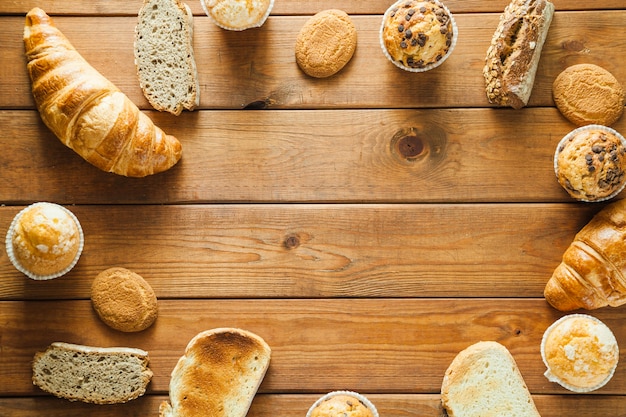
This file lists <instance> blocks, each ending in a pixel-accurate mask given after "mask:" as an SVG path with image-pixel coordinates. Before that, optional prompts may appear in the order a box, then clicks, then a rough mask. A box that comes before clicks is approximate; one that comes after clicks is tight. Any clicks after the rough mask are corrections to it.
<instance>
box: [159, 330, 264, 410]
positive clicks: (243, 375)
mask: <svg viewBox="0 0 626 417" xmlns="http://www.w3.org/2000/svg"><path fill="white" fill-rule="evenodd" d="M270 356H271V349H270V347H269V346H268V345H267V343H265V341H264V340H263V339H261V338H260V337H259V336H257V335H255V334H254V333H251V332H249V331H246V330H241V329H235V328H218V329H213V330H207V331H205V332H202V333H199V334H198V335H196V336H195V337H194V338H193V339H191V341H190V342H189V344H188V345H187V348H186V349H185V354H184V356H182V357H181V358H180V359H179V360H178V363H177V364H176V366H175V367H174V370H173V371H172V376H171V379H170V393H169V395H170V402H169V403H168V402H167V401H163V402H162V403H161V405H160V407H159V415H160V416H161V417H191V416H200V415H202V416H211V417H245V415H246V414H247V413H248V410H249V409H250V405H251V404H252V400H253V399H254V396H255V395H256V392H257V390H258V389H259V385H261V382H262V381H263V378H264V377H265V373H266V371H267V368H268V367H269V363H270Z"/></svg>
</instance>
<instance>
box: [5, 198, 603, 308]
mask: <svg viewBox="0 0 626 417" xmlns="http://www.w3.org/2000/svg"><path fill="white" fill-rule="evenodd" d="M599 208H600V206H590V205H589V206H582V207H581V206H577V205H552V204H536V205H525V204H524V205H517V204H504V205H503V204H493V205H478V204H472V205H440V204H432V205H431V204H426V205H356V206H355V205H313V206H310V205H295V206H293V205H285V206H281V205H224V206H219V205H209V206H202V205H191V206H71V207H70V209H71V210H72V211H73V212H74V213H75V214H76V215H77V217H78V218H79V220H80V221H81V224H82V227H83V230H84V232H85V236H86V237H85V249H84V251H83V255H82V256H81V259H80V261H79V262H78V264H77V266H76V267H75V268H74V270H73V271H71V272H70V273H69V274H68V275H66V276H64V277H63V278H60V279H56V280H52V281H47V282H40V281H32V280H30V279H28V278H26V277H25V276H24V275H22V274H21V273H20V272H18V271H17V270H16V269H15V268H14V267H13V266H12V265H11V264H10V262H9V261H8V259H7V257H6V256H5V255H4V250H2V252H0V253H2V254H3V256H2V257H1V258H0V299H33V298H37V299H55V298H56V299H67V298H83V299H88V298H89V294H90V286H91V281H92V279H93V278H94V277H95V276H96V275H97V274H98V273H99V272H101V271H103V270H104V269H106V268H110V267H113V266H124V267H126V268H129V269H132V270H134V271H136V272H137V273H139V274H141V275H142V276H144V277H145V278H146V279H147V280H148V281H149V282H150V284H151V285H152V286H153V288H154V289H155V291H156V293H157V295H158V296H159V297H160V298H190V297H191V298H225V297H226V298H234V297H243V298H255V297H260V298H266V297H278V298H284V297H419V298H421V297H481V296H487V297H490V296H493V297H543V289H544V287H545V284H546V282H547V281H548V279H549V278H550V276H551V275H552V272H553V271H554V268H556V266H557V265H558V264H559V262H560V261H561V257H562V254H563V252H564V251H565V249H566V248H567V246H569V244H570V243H571V240H572V239H573V237H574V235H575V234H576V232H577V231H578V230H579V229H580V228H581V227H582V226H583V225H584V224H585V223H586V222H587V221H588V220H589V219H590V218H591V216H592V214H593V213H595V211H596V210H599ZM19 209H20V207H2V208H0V230H7V228H8V226H9V224H10V222H11V220H12V218H13V216H14V215H15V213H17V212H18V211H19ZM3 249H4V247H3Z"/></svg>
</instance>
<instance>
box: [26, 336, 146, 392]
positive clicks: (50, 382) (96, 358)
mask: <svg viewBox="0 0 626 417" xmlns="http://www.w3.org/2000/svg"><path fill="white" fill-rule="evenodd" d="M151 379H152V371H151V370H150V369H149V368H148V352H146V351H144V350H141V349H135V348H129V347H111V348H102V347H92V346H83V345H75V344H71V343H64V342H55V343H52V344H51V345H50V346H48V348H47V349H46V351H45V352H37V353H36V354H35V357H34V360H33V384H35V385H37V386H38V387H39V388H41V389H42V390H44V391H46V392H48V393H50V394H53V395H55V396H57V397H59V398H65V399H67V400H70V401H82V402H86V403H94V404H117V403H125V402H127V401H130V400H134V399H135V398H138V397H140V396H142V395H143V394H144V393H145V392H146V387H147V385H148V383H149V382H150V380H151Z"/></svg>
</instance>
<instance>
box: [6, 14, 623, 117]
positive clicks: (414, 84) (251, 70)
mask: <svg viewBox="0 0 626 417" xmlns="http://www.w3.org/2000/svg"><path fill="white" fill-rule="evenodd" d="M0 19H1V20H0V21H1V25H2V27H3V28H4V30H3V31H2V32H0V42H1V43H2V44H3V45H4V47H3V48H2V50H1V51H0V61H1V62H3V63H6V65H2V66H0V79H2V80H3V83H2V84H0V108H33V101H32V98H31V96H30V93H29V91H30V84H29V80H28V75H27V73H26V69H25V66H26V64H25V58H24V46H23V44H22V32H23V24H24V19H23V18H22V17H16V16H13V17H2V18H0ZM305 20H306V17H293V16H287V17H276V18H272V19H271V20H270V21H269V22H268V23H267V26H264V28H262V29H261V30H259V31H244V32H229V33H225V31H222V30H221V29H219V28H217V27H216V26H215V25H213V24H212V23H211V22H209V21H208V17H199V18H198V19H196V24H195V29H194V34H195V35H194V36H195V38H194V39H195V40H194V42H195V53H196V62H197V65H198V68H199V77H200V84H201V105H200V108H203V109H241V108H244V107H246V106H253V107H254V106H256V107H266V108H276V109H284V108H291V109H293V108H304V109H307V108H308V109H311V108H317V109H319V108H399V107H401V108H433V107H487V106H489V104H488V102H487V99H486V96H485V92H484V79H483V76H482V68H483V65H484V59H485V54H486V50H487V47H488V46H489V43H490V40H491V37H492V35H493V31H494V30H495V27H496V25H497V22H498V15H497V14H459V15H458V17H457V21H458V22H457V23H458V26H459V32H460V37H459V41H458V44H457V47H456V49H455V51H454V53H453V54H452V56H451V57H450V59H448V60H447V61H446V62H445V64H443V65H442V66H441V67H439V68H437V69H436V70H433V71H430V72H428V73H424V74H413V73H408V72H405V71H401V70H399V69H398V68H396V67H395V66H394V65H392V64H391V63H390V62H388V61H387V60H386V58H385V57H384V55H383V54H382V52H381V51H380V46H379V40H378V31H379V26H380V16H355V17H354V22H355V25H356V26H357V31H358V36H359V40H358V46H357V50H356V53H355V55H354V57H353V59H352V60H351V62H350V63H349V64H348V65H347V66H346V67H345V68H344V69H343V70H342V71H341V72H340V73H339V74H338V75H337V76H334V77H331V78H328V79H313V78H310V77H307V76H306V75H304V73H303V72H302V71H300V70H299V68H298V66H297V64H296V63H295V56H294V44H295V39H296V36H297V33H298V32H299V30H300V28H301V27H302V25H303V24H304V22H305ZM624 20H626V11H608V12H607V11H590V12H585V13H577V12H559V13H557V15H556V16H555V18H554V21H553V23H552V26H551V29H550V34H549V36H548V39H547V41H546V45H545V47H544V54H543V55H542V60H541V63H540V65H539V69H538V72H537V77H536V80H535V86H534V89H533V94H532V97H531V100H530V103H529V106H552V105H553V101H552V96H551V86H552V82H553V80H554V78H555V77H556V76H557V75H558V74H559V73H560V72H561V71H562V70H563V69H565V68H566V67H567V66H569V65H572V64H574V63H580V62H590V63H596V64H598V65H601V66H603V67H605V68H606V69H607V70H609V71H611V72H612V73H613V74H614V75H615V76H616V77H617V79H619V80H621V79H626V68H624V66H622V65H619V63H620V62H621V57H622V56H624V55H625V54H626V45H625V44H624V43H620V42H617V43H616V42H614V41H613V39H614V34H615V33H620V31H621V29H622V24H623V22H624ZM56 22H57V24H58V26H59V28H60V29H61V30H62V31H63V32H64V33H65V34H66V35H67V36H68V38H69V39H70V40H71V41H72V42H73V43H74V45H75V47H76V48H77V49H78V50H79V51H80V52H81V54H83V56H84V57H85V58H86V59H87V60H88V61H89V62H90V63H91V64H92V65H93V66H94V67H95V68H97V69H98V70H100V71H101V72H102V73H103V74H104V75H105V76H107V77H108V78H109V79H110V80H111V81H113V82H114V83H115V84H116V85H117V86H118V87H119V88H120V89H121V90H122V91H124V92H125V93H126V94H128V95H129V97H130V98H131V100H133V101H134V102H136V103H137V104H138V105H139V106H140V107H141V108H148V107H149V105H148V104H147V101H146V100H145V98H144V97H143V94H142V92H141V89H140V88H139V83H138V80H137V76H136V71H135V66H134V56H133V47H132V45H133V39H134V27H135V24H136V19H135V18H133V17H102V16H97V17H59V18H58V19H56ZM590 22H593V24H590ZM574 28H575V29H574ZM94 39H97V40H98V41H97V42H94ZM102 39H106V41H105V42H104V41H102ZM373 73H374V74H377V76H376V77H372V76H371V74H373Z"/></svg>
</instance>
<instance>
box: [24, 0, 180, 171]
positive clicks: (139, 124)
mask: <svg viewBox="0 0 626 417" xmlns="http://www.w3.org/2000/svg"><path fill="white" fill-rule="evenodd" d="M24 45H25V48H26V58H27V61H28V65H27V69H28V74H29V76H30V79H31V83H32V94H33V98H34V100H35V104H36V105H37V109H38V110H39V114H40V116H41V119H42V120H43V122H44V123H45V124H46V126H48V128H49V129H50V130H51V131H52V132H53V133H54V134H55V135H56V136H57V138H59V140H60V141H61V142H63V144H64V145H65V146H67V147H69V148H71V149H73V150H74V151H75V152H76V153H77V154H79V155H80V156H81V157H82V158H83V159H85V160H86V161H87V162H89V163H91V164H92V165H94V166H96V167H98V168H99V169H101V170H103V171H106V172H113V173H115V174H118V175H123V176H129V177H145V176H147V175H151V174H156V173H158V172H162V171H165V170H167V169H169V168H171V167H172V166H173V165H174V164H176V162H178V160H179V159H180V157H181V153H182V147H181V144H180V142H179V141H178V139H176V138H175V137H173V136H169V135H166V134H165V133H164V132H163V131H162V130H161V129H160V128H158V127H156V126H155V125H154V123H152V121H151V120H150V119H149V118H148V116H146V115H145V114H144V113H142V112H140V111H139V109H138V108H137V106H136V105H135V104H134V103H133V102H131V101H130V99H129V98H128V97H127V96H126V95H125V94H124V93H122V92H121V91H120V90H119V89H118V88H117V87H116V86H115V85H113V83H111V82H110V81H109V80H108V79H106V78H105V77H104V76H103V75H102V74H100V73H99V72H98V71H96V70H95V69H94V68H93V67H92V66H91V65H89V63H87V61H85V59H84V58H83V57H82V56H81V55H80V54H79V53H78V51H76V49H74V47H73V46H72V44H71V43H70V42H69V40H68V39H67V38H66V37H65V36H64V35H63V33H61V31H60V30H59V29H57V28H56V26H55V25H54V23H53V21H52V19H51V18H50V17H49V16H48V15H47V14H46V13H45V12H44V11H43V10H41V9H40V8H34V9H32V10H30V11H29V12H28V14H27V15H26V25H25V27H24Z"/></svg>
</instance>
